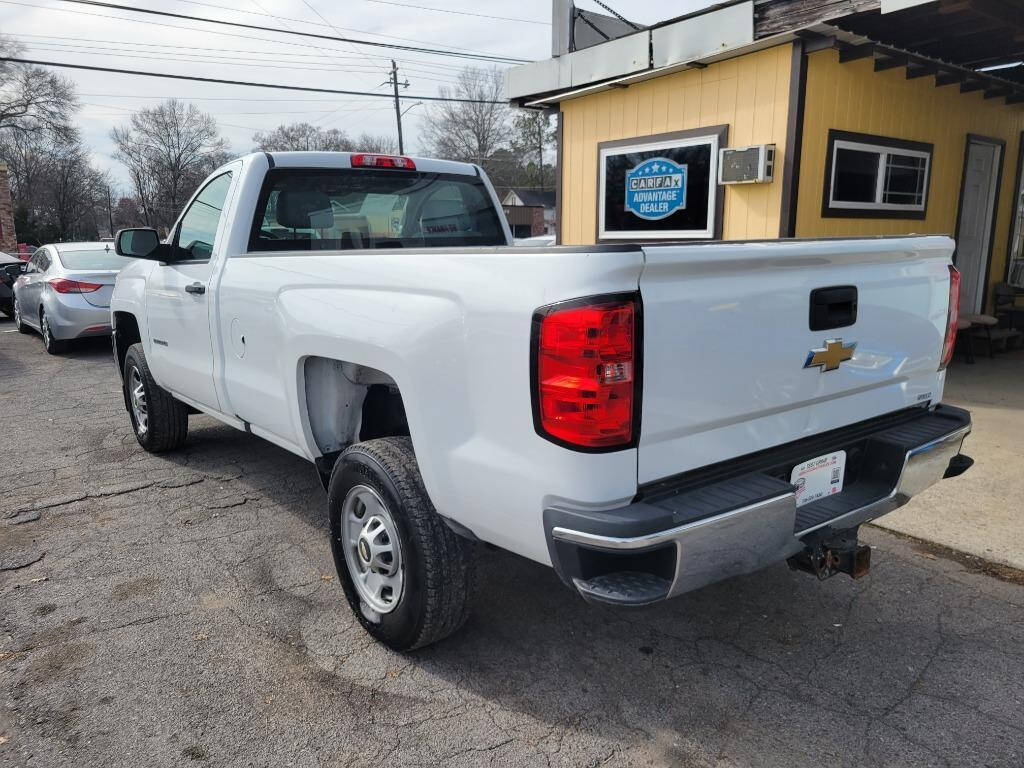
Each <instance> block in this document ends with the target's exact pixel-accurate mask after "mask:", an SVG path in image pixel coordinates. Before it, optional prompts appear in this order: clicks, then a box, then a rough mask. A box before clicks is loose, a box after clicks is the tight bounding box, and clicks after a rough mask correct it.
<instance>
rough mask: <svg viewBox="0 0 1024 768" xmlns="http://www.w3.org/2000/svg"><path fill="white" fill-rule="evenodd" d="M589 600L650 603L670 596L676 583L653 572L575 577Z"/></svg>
mask: <svg viewBox="0 0 1024 768" xmlns="http://www.w3.org/2000/svg"><path fill="white" fill-rule="evenodd" d="M573 584H575V585H576V589H578V590H579V591H580V594H581V595H583V597H584V598H586V599H587V600H594V601H596V602H600V603H614V604H615V605H647V604H648V603H654V602H657V601H658V600H664V599H665V598H666V597H668V591H669V588H670V587H671V586H672V582H670V581H669V580H668V579H663V578H661V577H660V576H655V575H654V574H653V573H641V572H639V571H623V572H620V573H606V574H604V575H603V576H595V577H594V578H592V579H590V580H584V579H580V578H576V579H573Z"/></svg>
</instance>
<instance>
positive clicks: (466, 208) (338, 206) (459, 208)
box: [249, 168, 506, 251]
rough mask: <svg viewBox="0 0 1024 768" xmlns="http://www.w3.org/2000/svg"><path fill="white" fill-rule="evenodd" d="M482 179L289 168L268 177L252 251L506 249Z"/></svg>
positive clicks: (251, 239)
mask: <svg viewBox="0 0 1024 768" xmlns="http://www.w3.org/2000/svg"><path fill="white" fill-rule="evenodd" d="M505 244H506V242H505V232H504V230H503V229H502V226H501V219H500V218H499V217H498V213H497V210H496V207H495V205H494V203H493V202H492V201H491V196H490V194H489V193H488V191H487V187H486V186H484V183H483V180H482V179H480V178H478V177H475V176H465V175H461V174H447V173H421V172H418V171H394V170H388V171H377V170H361V169H333V170H329V169H288V168H278V169H274V170H272V171H270V172H268V174H267V179H266V181H265V182H264V186H263V192H262V193H261V195H260V202H259V205H258V208H257V214H256V221H255V223H254V226H253V231H252V235H251V237H250V240H249V249H250V250H252V251H295V250H299V251H303V250H334V249H340V250H345V249H356V248H433V247H445V246H448V247H451V246H468V245H505Z"/></svg>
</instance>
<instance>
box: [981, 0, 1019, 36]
mask: <svg viewBox="0 0 1024 768" xmlns="http://www.w3.org/2000/svg"><path fill="white" fill-rule="evenodd" d="M970 6H971V10H972V11H974V12H976V13H979V14H981V15H982V16H985V17H987V18H989V19H992V20H993V21H998V22H999V23H1000V24H1004V25H1006V26H1007V27H1009V28H1010V29H1016V30H1022V29H1024V13H1021V11H1020V8H1018V7H1016V6H1015V5H1010V4H1009V3H1005V2H1003V0H971V2H970Z"/></svg>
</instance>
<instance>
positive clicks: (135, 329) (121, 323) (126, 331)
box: [114, 312, 142, 372]
mask: <svg viewBox="0 0 1024 768" xmlns="http://www.w3.org/2000/svg"><path fill="white" fill-rule="evenodd" d="M140 341H142V336H141V335H139V323H138V321H137V320H136V319H135V315H132V314H130V313H128V312H115V313H114V353H115V354H116V355H117V370H118V371H121V372H123V371H124V358H125V355H127V354H128V347H130V346H131V345H132V344H136V343H138V342H140Z"/></svg>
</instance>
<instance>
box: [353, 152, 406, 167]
mask: <svg viewBox="0 0 1024 768" xmlns="http://www.w3.org/2000/svg"><path fill="white" fill-rule="evenodd" d="M351 162H352V167H353V168H395V169H397V170H400V171H415V170H416V163H414V162H413V161H412V158H409V157H401V156H400V155H367V154H358V155H352V157H351Z"/></svg>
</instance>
